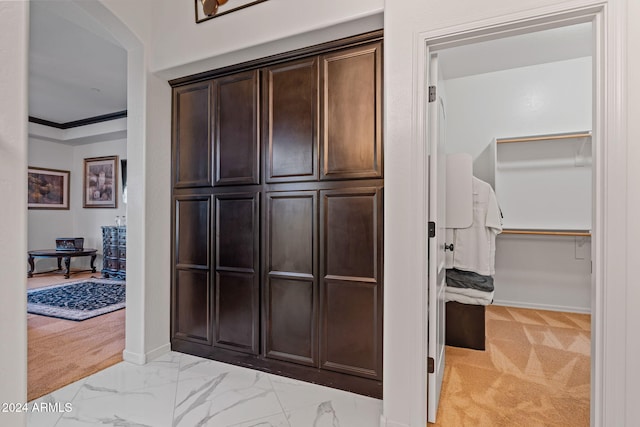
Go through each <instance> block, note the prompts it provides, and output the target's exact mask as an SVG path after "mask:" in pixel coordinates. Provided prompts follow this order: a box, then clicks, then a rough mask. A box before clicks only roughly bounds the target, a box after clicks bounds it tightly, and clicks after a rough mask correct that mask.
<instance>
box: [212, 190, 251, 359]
mask: <svg viewBox="0 0 640 427" xmlns="http://www.w3.org/2000/svg"><path fill="white" fill-rule="evenodd" d="M259 196H260V193H259V192H247V193H229V194H215V195H214V198H215V209H216V221H215V233H216V239H215V242H216V249H215V252H216V254H215V259H216V264H215V313H216V317H215V343H214V345H215V346H216V347H223V348H229V349H233V350H237V351H242V352H246V353H253V354H257V353H258V348H259V347H258V345H259V338H260V335H259V333H260V331H259V321H260V316H259V314H260V307H259V297H260V288H259V264H258V256H259V255H258V250H259V248H258V245H259V241H260V240H259V239H260V236H259V224H258V215H259V205H258V203H259Z"/></svg>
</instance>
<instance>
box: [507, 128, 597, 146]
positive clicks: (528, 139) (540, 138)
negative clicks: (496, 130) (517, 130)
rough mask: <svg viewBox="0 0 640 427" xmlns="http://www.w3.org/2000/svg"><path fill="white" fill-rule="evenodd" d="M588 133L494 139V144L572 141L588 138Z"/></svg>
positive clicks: (589, 135)
mask: <svg viewBox="0 0 640 427" xmlns="http://www.w3.org/2000/svg"><path fill="white" fill-rule="evenodd" d="M589 137H591V132H590V131H581V132H572V133H555V134H550V135H532V136H522V137H517V138H496V144H505V143H509V142H533V141H549V140H557V139H573V138H589Z"/></svg>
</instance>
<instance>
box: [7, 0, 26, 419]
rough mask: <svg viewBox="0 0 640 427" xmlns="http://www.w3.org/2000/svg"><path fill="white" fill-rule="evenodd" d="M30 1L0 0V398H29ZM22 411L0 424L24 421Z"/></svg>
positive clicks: (24, 399)
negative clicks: (0, 32)
mask: <svg viewBox="0 0 640 427" xmlns="http://www.w3.org/2000/svg"><path fill="white" fill-rule="evenodd" d="M28 13H29V3H28V2H14V1H9V2H7V1H3V2H0V28H2V37H0V64H2V65H1V66H0V93H2V97H0V197H1V198H2V205H1V206H2V207H1V208H0V271H1V272H2V275H1V280H0V342H2V343H3V349H4V351H0V384H1V386H0V402H7V403H8V402H17V403H20V402H26V399H27V314H26V310H27V307H26V305H27V304H26V297H25V290H26V288H27V279H26V274H25V271H26V270H25V269H26V266H25V255H26V251H27V192H26V184H25V183H26V181H25V180H26V177H27V99H28V98H27V71H28V68H27V57H28V55H27V49H28V35H29V31H28V24H29V14H28ZM25 422H26V418H25V414H24V413H17V412H14V413H0V424H1V425H7V426H21V425H25Z"/></svg>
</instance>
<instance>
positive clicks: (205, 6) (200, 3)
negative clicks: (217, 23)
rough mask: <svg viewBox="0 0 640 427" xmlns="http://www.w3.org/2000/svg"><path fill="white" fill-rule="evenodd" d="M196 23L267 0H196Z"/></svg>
mask: <svg viewBox="0 0 640 427" xmlns="http://www.w3.org/2000/svg"><path fill="white" fill-rule="evenodd" d="M194 1H195V5H196V23H197V24H199V23H201V22H204V21H208V20H209V19H213V18H217V17H218V16H222V15H226V14H227V13H231V12H235V11H237V10H240V9H244V8H245V7H249V6H253V5H255V4H258V3H262V2H265V1H267V0H194Z"/></svg>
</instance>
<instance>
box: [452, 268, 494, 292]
mask: <svg viewBox="0 0 640 427" xmlns="http://www.w3.org/2000/svg"><path fill="white" fill-rule="evenodd" d="M447 286H452V287H454V288H466V289H477V290H479V291H484V292H493V277H491V276H483V275H481V274H478V273H474V272H473V271H463V270H458V269H457V268H450V269H447Z"/></svg>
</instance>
